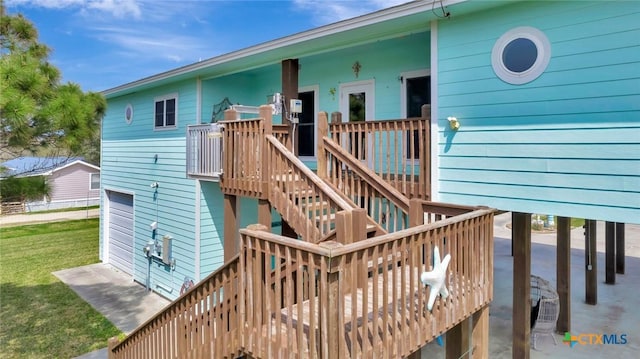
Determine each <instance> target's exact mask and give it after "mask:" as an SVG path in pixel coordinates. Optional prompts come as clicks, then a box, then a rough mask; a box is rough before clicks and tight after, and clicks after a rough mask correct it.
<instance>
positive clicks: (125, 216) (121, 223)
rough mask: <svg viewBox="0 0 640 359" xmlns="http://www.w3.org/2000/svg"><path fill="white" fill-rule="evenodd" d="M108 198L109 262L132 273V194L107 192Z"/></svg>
mask: <svg viewBox="0 0 640 359" xmlns="http://www.w3.org/2000/svg"><path fill="white" fill-rule="evenodd" d="M107 198H108V200H109V207H108V208H109V217H108V218H109V223H108V230H109V232H108V233H109V242H108V243H109V263H110V264H111V265H112V266H114V267H115V268H117V269H119V270H121V271H123V272H125V273H127V274H133V195H130V194H126V193H120V192H113V191H108V192H107Z"/></svg>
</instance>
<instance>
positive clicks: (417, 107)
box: [401, 70, 431, 160]
mask: <svg viewBox="0 0 640 359" xmlns="http://www.w3.org/2000/svg"><path fill="white" fill-rule="evenodd" d="M401 78H402V84H403V87H402V106H403V112H402V116H403V117H405V118H411V117H420V116H422V106H423V105H428V104H430V103H431V76H430V75H429V71H428V70H423V71H414V72H407V73H403V74H402V75H401ZM410 132H411V131H407V136H406V137H405V138H406V141H405V142H406V145H405V147H406V148H405V150H406V156H407V159H414V160H415V159H418V158H419V157H420V142H419V138H420V136H419V134H418V131H413V136H412V135H411V134H410ZM411 137H413V138H411Z"/></svg>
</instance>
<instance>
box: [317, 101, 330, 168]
mask: <svg viewBox="0 0 640 359" xmlns="http://www.w3.org/2000/svg"><path fill="white" fill-rule="evenodd" d="M327 116H328V115H327V113H326V112H324V111H321V112H319V113H318V146H317V147H318V153H317V155H316V158H317V159H318V176H319V177H320V178H322V179H327V178H328V176H327V156H326V155H325V153H324V140H323V139H324V138H325V137H329V123H328V119H327Z"/></svg>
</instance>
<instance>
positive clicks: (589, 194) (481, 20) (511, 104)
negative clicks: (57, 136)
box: [100, 0, 640, 298]
mask: <svg viewBox="0 0 640 359" xmlns="http://www.w3.org/2000/svg"><path fill="white" fill-rule="evenodd" d="M639 24H640V8H638V6H637V5H636V4H635V3H634V2H626V1H620V2H610V1H580V2H577V1H545V2H538V1H456V0H452V1H447V0H443V1H414V2H410V3H406V4H403V5H399V6H396V7H392V8H389V9H385V10H382V11H378V12H375V13H372V14H368V15H364V16H361V17H357V18H354V19H349V20H345V21H341V22H338V23H335V24H331V25H327V26H323V27H320V28H317V29H313V30H309V31H306V32H302V33H299V34H295V35H291V36H289V37H285V38H282V39H277V40H274V41H271V42H267V43H264V44H260V45H257V46H254V47H251V48H248V49H244V50H240V51H237V52H233V53H230V54H226V55H222V56H219V57H215V58H212V59H209V60H205V61H201V62H198V63H195V64H193V65H189V66H185V67H181V68H177V69H174V70H171V71H168V72H165V73H161V74H157V75H155V76H152V77H148V78H144V79H141V80H138V81H135V82H132V83H128V84H123V85H121V86H118V87H116V88H113V89H109V90H107V91H105V92H104V95H105V96H106V98H107V101H108V111H107V114H106V116H105V118H104V121H103V122H102V124H103V128H102V163H101V168H102V169H103V171H104V173H103V175H102V193H101V195H102V206H101V211H102V214H101V218H102V222H101V235H100V258H101V259H102V260H103V261H104V262H109V263H112V264H114V265H115V266H116V267H118V268H119V269H121V270H123V271H124V272H126V273H128V274H130V275H131V276H132V277H133V279H134V280H135V281H138V282H140V283H143V284H146V285H147V286H149V288H150V289H152V290H154V291H157V292H158V293H160V294H162V295H164V296H167V297H169V298H176V297H177V296H178V295H179V294H180V293H181V290H180V289H181V287H182V286H183V282H184V281H183V279H186V281H187V282H188V281H189V280H194V281H195V282H198V281H199V280H201V279H202V278H204V277H205V276H206V275H207V274H209V273H211V272H212V271H214V270H215V269H217V268H219V267H220V266H221V265H222V264H223V261H224V251H223V248H224V239H223V238H224V233H225V228H224V226H225V224H227V223H225V222H224V211H223V208H224V207H225V205H226V204H227V202H225V194H223V193H222V191H221V189H220V184H219V183H218V182H217V181H218V178H215V177H211V178H200V177H190V176H188V175H187V172H188V171H187V160H188V155H187V136H186V135H185V134H186V133H187V128H188V126H190V125H196V124H205V123H209V122H210V121H211V119H212V117H214V115H216V109H217V107H218V106H216V105H219V104H222V103H225V102H226V103H228V102H229V101H230V102H231V103H234V104H237V103H239V104H242V105H261V104H264V103H265V102H266V98H267V97H268V96H270V95H273V94H274V93H280V92H281V93H284V94H287V93H291V92H292V91H291V89H290V88H289V86H290V82H289V81H290V79H292V78H293V79H294V81H295V82H296V85H297V86H296V87H297V88H295V89H294V91H293V92H294V93H297V94H298V95H297V96H296V97H297V98H299V99H302V103H303V111H308V112H307V113H303V114H302V117H301V120H300V125H299V126H298V128H299V130H298V131H297V134H296V137H295V138H294V142H296V143H297V144H298V148H299V150H298V151H299V152H298V154H299V157H300V159H302V160H303V161H304V163H306V164H307V165H309V166H310V167H311V168H314V169H315V167H316V161H317V160H318V158H317V157H316V155H317V154H316V146H317V141H318V137H317V130H318V128H317V116H318V112H319V111H326V112H329V113H331V112H334V111H339V112H341V113H342V114H343V119H345V120H346V119H349V118H350V115H351V114H352V112H353V110H354V108H353V106H354V103H356V104H357V105H358V106H360V107H361V109H364V112H363V114H364V115H363V118H362V119H363V120H365V121H366V120H373V119H391V118H404V117H411V116H417V115H419V108H420V105H422V104H425V103H427V104H431V138H430V142H429V144H430V153H431V154H432V155H431V158H430V161H431V168H430V173H431V181H430V182H431V193H430V197H429V198H430V199H432V200H433V201H442V202H450V203H457V204H465V205H474V206H475V205H483V206H489V207H493V208H498V209H500V210H505V211H512V212H518V213H520V212H521V213H546V214H552V215H556V216H563V217H579V218H588V219H594V220H606V221H611V222H620V223H639V222H640V166H639V165H638V163H640V122H639V121H638V118H640V86H638V81H639V79H640V57H639V56H638V54H640V44H639V43H638V40H637V39H638V37H639V36H640V25H639ZM283 59H284V60H283ZM285 97H286V96H285ZM291 97H292V96H289V98H291ZM289 98H288V99H289ZM288 99H287V100H288ZM285 104H288V102H286V101H285ZM275 121H276V122H279V121H280V120H279V119H278V118H276V119H275ZM382 150H384V149H382ZM240 206H241V208H242V209H240V210H238V213H241V216H240V221H241V223H240V226H241V227H244V226H246V225H248V224H251V223H255V222H257V221H258V210H257V209H256V208H257V205H256V200H252V199H246V200H243V202H242V203H241V205H240ZM273 218H277V217H275V216H274V217H273ZM164 236H168V237H167V238H169V237H170V238H171V240H170V242H168V243H170V245H171V258H172V259H173V261H172V262H170V264H166V265H165V264H163V263H161V262H159V261H155V260H149V259H147V257H145V254H144V253H143V249H144V248H145V246H147V245H149V242H150V241H151V242H152V243H153V240H154V239H159V238H162V237H164Z"/></svg>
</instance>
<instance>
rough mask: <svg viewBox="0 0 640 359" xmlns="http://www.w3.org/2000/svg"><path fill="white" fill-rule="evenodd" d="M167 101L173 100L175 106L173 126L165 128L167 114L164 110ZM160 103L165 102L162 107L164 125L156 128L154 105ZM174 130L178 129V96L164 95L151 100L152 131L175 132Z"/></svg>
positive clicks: (173, 94) (174, 94)
mask: <svg viewBox="0 0 640 359" xmlns="http://www.w3.org/2000/svg"><path fill="white" fill-rule="evenodd" d="M167 100H175V102H176V105H175V124H174V125H171V126H167V125H166V123H167V118H166V116H167V114H166V110H167V106H166V102H167ZM160 101H164V102H165V106H164V109H165V110H164V112H165V113H164V114H163V118H164V125H163V126H156V103H158V102H160ZM176 128H178V94H177V93H172V94H169V95H165V96H159V97H156V98H154V99H153V129H154V130H155V131H164V130H175V129H176Z"/></svg>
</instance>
